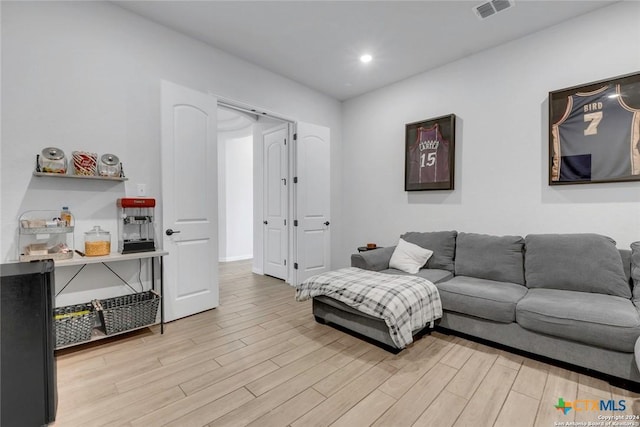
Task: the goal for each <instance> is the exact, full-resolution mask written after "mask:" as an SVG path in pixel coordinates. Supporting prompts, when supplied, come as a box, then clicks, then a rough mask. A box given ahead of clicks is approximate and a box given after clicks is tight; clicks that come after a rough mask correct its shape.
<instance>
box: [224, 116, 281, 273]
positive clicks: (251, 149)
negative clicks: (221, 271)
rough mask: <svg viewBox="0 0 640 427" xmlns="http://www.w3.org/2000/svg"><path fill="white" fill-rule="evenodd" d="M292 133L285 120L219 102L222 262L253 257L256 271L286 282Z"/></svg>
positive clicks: (254, 270) (253, 269) (253, 265)
mask: <svg viewBox="0 0 640 427" xmlns="http://www.w3.org/2000/svg"><path fill="white" fill-rule="evenodd" d="M289 132H290V129H289V122H287V121H285V120H283V119H277V118H272V117H270V116H267V115H265V114H256V112H255V111H250V110H247V109H244V108H236V107H235V106H230V105H225V104H220V103H219V104H218V171H219V174H218V207H219V214H218V217H219V222H218V232H219V262H221V263H226V262H233V261H240V260H249V259H250V260H252V261H251V264H250V265H251V270H252V271H253V272H254V273H257V274H267V275H271V276H274V277H276V278H279V279H282V280H287V267H286V265H287V257H288V253H289V240H288V239H289V233H288V230H287V221H288V211H289V194H288V191H287V188H288V187H287V186H285V185H284V184H285V183H286V184H288V183H287V180H288V147H286V146H285V145H284V141H285V140H286V139H288V138H289ZM275 138H277V139H275ZM265 141H267V142H265ZM274 153H277V154H275V155H274ZM274 206H278V207H279V209H277V210H276V209H274ZM278 225H280V226H278ZM242 264H243V265H245V266H246V265H247V263H246V262H243V263H242Z"/></svg>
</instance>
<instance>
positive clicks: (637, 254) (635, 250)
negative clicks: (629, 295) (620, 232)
mask: <svg viewBox="0 0 640 427" xmlns="http://www.w3.org/2000/svg"><path fill="white" fill-rule="evenodd" d="M631 281H632V282H633V302H634V303H635V304H636V305H638V306H640V242H633V243H632V244H631Z"/></svg>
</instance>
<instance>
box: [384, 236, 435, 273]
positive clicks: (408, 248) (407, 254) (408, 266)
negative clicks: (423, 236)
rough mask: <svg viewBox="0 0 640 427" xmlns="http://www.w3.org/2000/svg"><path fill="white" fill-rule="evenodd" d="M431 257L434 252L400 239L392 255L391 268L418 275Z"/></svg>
mask: <svg viewBox="0 0 640 427" xmlns="http://www.w3.org/2000/svg"><path fill="white" fill-rule="evenodd" d="M431 255H433V251H431V250H429V249H425V248H423V247H421V246H418V245H416V244H414V243H409V242H407V241H406V240H403V239H400V241H399V242H398V245H397V246H396V249H395V250H394V251H393V254H391V259H390V260H389V267H390V268H396V269H398V270H401V271H404V272H406V273H410V274H416V273H417V272H418V270H420V269H421V268H422V266H423V265H425V264H426V263H427V261H428V260H429V258H431Z"/></svg>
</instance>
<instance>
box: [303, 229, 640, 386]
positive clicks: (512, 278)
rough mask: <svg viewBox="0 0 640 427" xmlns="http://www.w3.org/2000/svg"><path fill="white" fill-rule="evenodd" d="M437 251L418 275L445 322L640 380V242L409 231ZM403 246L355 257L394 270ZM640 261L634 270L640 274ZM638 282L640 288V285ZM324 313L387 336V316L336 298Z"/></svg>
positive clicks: (357, 263) (318, 310)
mask: <svg viewBox="0 0 640 427" xmlns="http://www.w3.org/2000/svg"><path fill="white" fill-rule="evenodd" d="M401 237H402V238H403V239H404V240H406V241H408V242H411V243H414V244H417V245H419V246H421V247H423V248H426V249H430V250H432V251H433V252H434V254H433V256H432V257H431V258H430V259H429V261H428V262H427V264H426V265H425V266H424V267H423V268H422V269H420V271H419V272H418V273H417V275H419V276H422V277H425V278H427V279H429V280H430V281H432V282H433V283H435V285H436V286H437V288H438V290H439V292H440V297H441V300H442V306H443V311H444V314H443V317H442V319H440V321H439V322H438V324H437V326H438V328H442V329H444V330H445V332H446V331H447V330H449V331H455V332H457V333H463V334H467V335H470V336H473V337H477V338H481V339H484V340H488V341H491V342H494V343H498V344H502V345H505V346H508V347H511V348H514V349H518V350H522V351H526V352H529V353H533V354H537V355H541V356H544V357H548V358H551V359H555V360H558V361H561V362H565V363H569V364H572V365H576V366H579V367H583V368H587V369H590V370H595V371H598V372H601V373H604V374H607V375H611V376H614V377H618V378H621V379H624V380H629V381H633V382H635V383H639V382H640V372H639V371H638V367H637V365H636V362H635V358H634V346H635V344H636V341H637V339H638V337H640V314H639V309H638V307H640V245H637V244H634V245H632V247H633V252H632V251H631V250H624V249H622V250H618V249H617V248H616V244H615V242H614V241H613V240H612V239H610V238H608V237H606V236H601V235H596V234H532V235H528V236H526V238H522V237H520V236H489V235H482V234H474V233H462V232H460V233H457V232H455V231H442V232H429V233H416V232H411V233H406V234H404V235H403V236H401ZM393 251H394V247H388V248H382V249H377V250H373V251H368V252H363V253H360V254H354V255H352V257H351V265H352V266H354V267H359V268H363V269H368V270H375V271H381V272H385V273H390V274H406V273H403V272H401V271H399V270H394V269H389V259H390V258H391V255H392V253H393ZM632 269H633V273H632ZM634 282H635V285H636V286H635V287H634V286H633V285H634ZM313 307H314V315H315V316H316V318H317V319H318V320H319V321H325V322H329V323H335V324H338V325H341V326H343V327H345V328H348V329H351V330H354V331H355V332H358V333H360V334H363V335H365V336H368V337H371V338H373V339H376V340H377V341H380V342H382V343H384V344H386V345H391V346H392V345H393V343H392V342H390V340H389V339H388V338H387V337H385V332H386V325H385V324H384V322H383V321H381V320H380V319H375V318H372V317H370V316H366V315H363V314H362V313H359V312H357V311H355V310H353V309H351V308H350V307H347V306H345V305H344V304H341V303H339V302H337V301H335V300H332V299H331V298H327V297H321V298H316V299H315V300H314V302H313Z"/></svg>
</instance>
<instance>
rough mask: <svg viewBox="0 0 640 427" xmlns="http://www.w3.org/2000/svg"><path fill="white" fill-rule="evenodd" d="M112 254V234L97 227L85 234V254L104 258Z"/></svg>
mask: <svg viewBox="0 0 640 427" xmlns="http://www.w3.org/2000/svg"><path fill="white" fill-rule="evenodd" d="M110 253H111V233H110V232H108V231H106V230H103V229H102V228H100V226H99V225H96V226H94V227H93V229H91V230H90V231H87V232H86V233H84V254H85V255H86V256H103V255H109V254H110Z"/></svg>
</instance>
